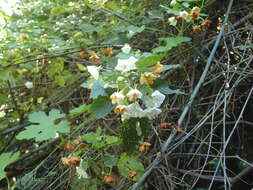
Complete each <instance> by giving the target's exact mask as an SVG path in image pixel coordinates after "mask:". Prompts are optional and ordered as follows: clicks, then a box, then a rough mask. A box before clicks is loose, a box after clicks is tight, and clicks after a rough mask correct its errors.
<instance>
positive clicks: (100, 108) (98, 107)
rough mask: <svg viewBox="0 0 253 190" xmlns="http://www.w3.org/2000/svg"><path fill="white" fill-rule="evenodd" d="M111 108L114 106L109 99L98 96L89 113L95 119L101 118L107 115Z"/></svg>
mask: <svg viewBox="0 0 253 190" xmlns="http://www.w3.org/2000/svg"><path fill="white" fill-rule="evenodd" d="M113 107H114V106H113V105H112V103H111V100H110V98H109V97H107V96H99V97H98V98H97V99H95V100H94V101H93V103H92V104H91V108H90V111H91V112H92V113H94V114H95V115H96V116H97V118H102V117H105V116H106V115H107V114H109V113H110V112H111V111H112V109H113Z"/></svg>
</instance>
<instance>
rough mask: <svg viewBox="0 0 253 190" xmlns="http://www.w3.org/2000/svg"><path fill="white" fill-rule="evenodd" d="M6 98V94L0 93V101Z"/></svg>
mask: <svg viewBox="0 0 253 190" xmlns="http://www.w3.org/2000/svg"><path fill="white" fill-rule="evenodd" d="M6 100H8V96H7V95H5V94H0V101H6Z"/></svg>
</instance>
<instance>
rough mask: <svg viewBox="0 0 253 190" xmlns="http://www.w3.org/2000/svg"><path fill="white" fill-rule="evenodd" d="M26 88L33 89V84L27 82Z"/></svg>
mask: <svg viewBox="0 0 253 190" xmlns="http://www.w3.org/2000/svg"><path fill="white" fill-rule="evenodd" d="M25 87H26V88H28V89H30V88H33V83H32V82H30V81H27V82H26V83H25Z"/></svg>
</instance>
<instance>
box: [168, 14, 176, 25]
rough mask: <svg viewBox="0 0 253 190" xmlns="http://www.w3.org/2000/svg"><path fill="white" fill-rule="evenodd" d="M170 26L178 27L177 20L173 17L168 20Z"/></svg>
mask: <svg viewBox="0 0 253 190" xmlns="http://www.w3.org/2000/svg"><path fill="white" fill-rule="evenodd" d="M168 21H169V23H170V25H172V26H176V25H177V19H176V18H175V17H174V16H173V17H170V18H169V19H168Z"/></svg>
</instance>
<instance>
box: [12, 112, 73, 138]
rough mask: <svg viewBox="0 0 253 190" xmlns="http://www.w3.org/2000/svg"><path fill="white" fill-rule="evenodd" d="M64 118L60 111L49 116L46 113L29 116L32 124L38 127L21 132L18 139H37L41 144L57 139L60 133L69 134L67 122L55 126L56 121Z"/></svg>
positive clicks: (27, 128)
mask: <svg viewBox="0 0 253 190" xmlns="http://www.w3.org/2000/svg"><path fill="white" fill-rule="evenodd" d="M62 117H64V114H60V111H59V110H55V109H54V110H51V111H50V112H49V114H48V116H47V115H46V114H45V113H44V112H34V113H31V114H30V115H29V121H30V122H32V123H38V125H35V124H33V125H31V126H28V127H26V129H25V130H24V131H22V132H20V133H19V134H18V135H17V136H16V138H17V139H19V140H22V139H33V138H34V139H35V141H37V142H40V141H44V140H48V139H51V138H56V137H57V134H58V132H60V133H69V131H70V128H69V124H68V122H67V121H61V122H60V123H58V124H55V120H56V119H59V118H62Z"/></svg>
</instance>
